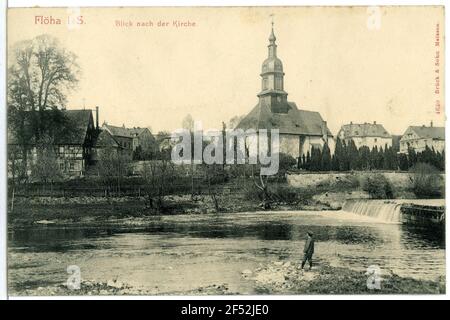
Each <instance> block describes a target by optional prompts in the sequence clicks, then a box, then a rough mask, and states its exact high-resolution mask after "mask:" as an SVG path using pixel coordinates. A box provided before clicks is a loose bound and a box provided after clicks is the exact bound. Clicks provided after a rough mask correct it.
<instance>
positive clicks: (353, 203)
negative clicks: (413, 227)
mask: <svg viewBox="0 0 450 320" xmlns="http://www.w3.org/2000/svg"><path fill="white" fill-rule="evenodd" d="M401 206H402V204H401V203H395V202H393V201H389V200H347V201H346V202H345V204H344V206H343V207H342V210H344V211H347V212H351V213H356V214H359V215H361V216H367V217H372V218H375V219H378V220H380V221H382V222H391V223H400V222H401V215H402V214H401V210H400V208H401Z"/></svg>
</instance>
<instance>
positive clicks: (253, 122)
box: [236, 100, 332, 136]
mask: <svg viewBox="0 0 450 320" xmlns="http://www.w3.org/2000/svg"><path fill="white" fill-rule="evenodd" d="M286 109H287V110H286V112H282V113H278V112H272V110H271V109H270V107H269V106H268V105H267V104H266V103H265V102H264V101H263V100H261V101H260V102H259V103H258V104H257V105H256V106H255V107H254V108H253V109H252V110H251V111H250V113H249V114H248V115H247V116H245V117H244V118H243V119H242V120H241V122H240V123H239V124H238V126H237V127H236V128H237V129H243V130H247V129H267V130H270V129H279V130H280V133H284V134H297V135H314V136H321V135H322V126H323V125H324V124H325V122H324V121H323V119H322V117H321V115H320V113H318V112H315V111H307V110H300V109H298V108H297V105H296V104H295V103H294V102H288V103H287V108H286ZM325 125H326V124H325ZM326 130H327V134H328V135H330V136H331V135H332V134H331V131H330V130H329V129H328V127H327V128H326Z"/></svg>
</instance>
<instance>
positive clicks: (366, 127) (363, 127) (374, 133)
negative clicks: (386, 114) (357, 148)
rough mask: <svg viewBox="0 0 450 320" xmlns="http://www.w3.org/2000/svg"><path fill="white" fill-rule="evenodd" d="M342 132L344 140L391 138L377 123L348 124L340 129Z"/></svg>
mask: <svg viewBox="0 0 450 320" xmlns="http://www.w3.org/2000/svg"><path fill="white" fill-rule="evenodd" d="M340 131H341V132H342V131H343V132H344V138H354V137H378V138H391V135H390V134H389V133H388V132H387V131H386V129H385V128H384V127H383V126H382V125H381V124H378V123H350V124H344V125H343V126H342V127H341V130H340Z"/></svg>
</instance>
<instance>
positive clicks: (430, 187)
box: [409, 162, 443, 198]
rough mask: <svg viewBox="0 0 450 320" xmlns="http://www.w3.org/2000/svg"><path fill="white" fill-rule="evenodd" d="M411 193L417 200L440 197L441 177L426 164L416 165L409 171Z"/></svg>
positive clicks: (441, 192)
mask: <svg viewBox="0 0 450 320" xmlns="http://www.w3.org/2000/svg"><path fill="white" fill-rule="evenodd" d="M409 172H410V174H411V175H410V179H411V182H412V185H413V186H412V188H413V192H414V194H415V195H416V197H418V198H437V197H441V196H442V194H443V190H442V188H441V184H442V183H441V180H442V177H441V176H440V174H439V170H438V169H437V168H436V167H434V166H432V165H430V164H428V163H420V162H419V163H417V164H416V165H414V166H413V167H412V168H411V169H410V170H409Z"/></svg>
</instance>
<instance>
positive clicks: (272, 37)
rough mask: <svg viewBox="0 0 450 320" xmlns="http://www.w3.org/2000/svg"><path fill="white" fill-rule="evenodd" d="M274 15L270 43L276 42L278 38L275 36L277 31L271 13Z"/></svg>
mask: <svg viewBox="0 0 450 320" xmlns="http://www.w3.org/2000/svg"><path fill="white" fill-rule="evenodd" d="M270 16H271V17H272V32H271V33H270V37H269V41H270V43H274V42H275V41H276V40H277V37H275V32H274V31H273V24H274V22H273V14H271V15H270Z"/></svg>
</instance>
